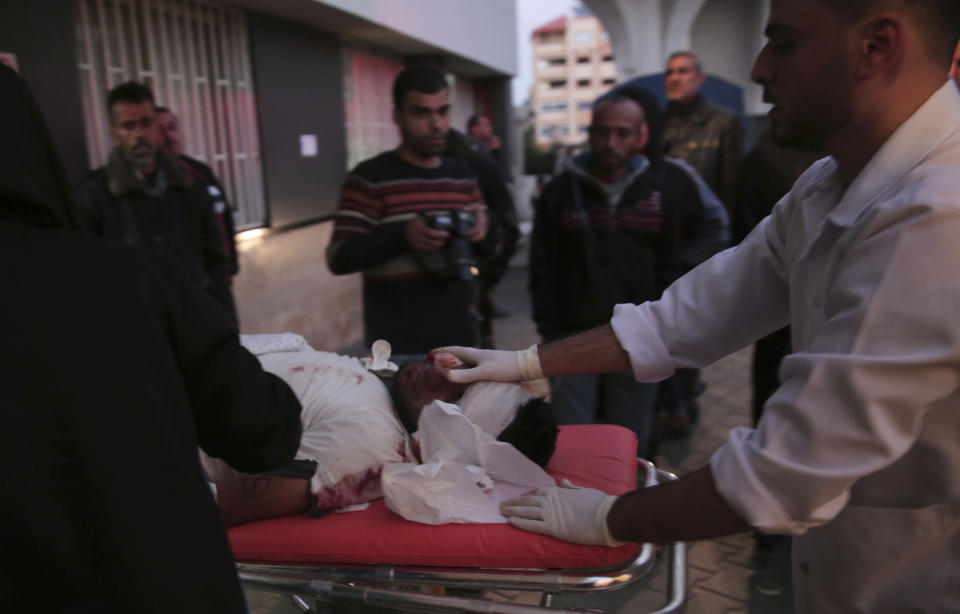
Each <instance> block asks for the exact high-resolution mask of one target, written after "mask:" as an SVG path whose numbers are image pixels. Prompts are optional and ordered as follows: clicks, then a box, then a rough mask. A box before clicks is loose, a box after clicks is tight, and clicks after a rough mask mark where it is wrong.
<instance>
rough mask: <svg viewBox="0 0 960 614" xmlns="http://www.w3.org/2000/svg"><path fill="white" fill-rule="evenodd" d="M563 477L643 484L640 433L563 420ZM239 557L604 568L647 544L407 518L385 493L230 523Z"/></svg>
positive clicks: (588, 482) (586, 482) (555, 466)
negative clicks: (352, 507)
mask: <svg viewBox="0 0 960 614" xmlns="http://www.w3.org/2000/svg"><path fill="white" fill-rule="evenodd" d="M547 471H548V472H549V473H550V475H552V476H553V477H554V478H556V479H557V480H558V481H559V479H560V478H568V479H569V480H571V481H572V482H573V483H574V484H577V485H579V486H589V487H592V488H597V489H599V490H602V491H604V492H607V493H609V494H613V495H619V494H623V493H625V492H629V491H631V490H635V489H636V488H637V439H636V436H635V435H634V434H633V432H632V431H630V430H628V429H625V428H623V427H620V426H613V425H606V424H587V425H578V426H562V427H560V434H559V437H558V439H557V451H556V453H555V454H554V456H553V458H552V459H551V460H550V463H549V465H547ZM228 535H229V537H230V543H231V545H232V547H233V552H234V555H235V557H236V559H237V560H238V561H243V562H246V563H273V564H289V565H310V564H314V565H317V566H331V565H353V564H373V565H395V566H416V567H423V566H430V567H481V568H514V569H543V568H552V569H597V568H606V567H614V566H617V565H621V564H623V563H625V562H627V561H630V560H632V559H633V558H635V557H636V555H637V553H638V551H639V545H637V544H627V545H624V546H620V547H617V548H607V547H604V546H581V545H578V544H571V543H568V542H563V541H560V540H557V539H554V538H552V537H546V536H543V535H538V534H535V533H528V532H526V531H521V530H519V529H515V528H514V527H511V526H510V525H507V524H446V525H440V526H433V525H426V524H420V523H417V522H411V521H408V520H404V519H403V518H401V517H400V516H397V515H396V514H394V513H393V512H392V511H390V510H389V509H388V508H387V506H386V505H385V504H384V502H383V499H379V500H377V501H374V502H372V503H371V504H370V507H369V508H368V509H366V510H364V511H361V512H350V513H345V514H330V515H329V516H326V517H324V518H307V517H304V516H300V515H295V516H285V517H283V518H272V519H269V520H261V521H258V522H252V523H249V524H244V525H240V526H237V527H233V528H232V529H230V530H229V531H228Z"/></svg>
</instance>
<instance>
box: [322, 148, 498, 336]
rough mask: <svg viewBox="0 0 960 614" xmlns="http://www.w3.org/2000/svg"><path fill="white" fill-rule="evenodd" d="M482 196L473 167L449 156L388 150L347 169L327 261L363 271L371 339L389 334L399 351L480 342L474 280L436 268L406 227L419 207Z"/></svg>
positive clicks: (480, 250)
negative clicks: (426, 161)
mask: <svg viewBox="0 0 960 614" xmlns="http://www.w3.org/2000/svg"><path fill="white" fill-rule="evenodd" d="M482 201H483V197H482V196H481V194H480V190H479V188H478V187H477V182H476V179H475V178H474V177H473V175H471V174H470V171H468V170H467V169H466V168H465V167H464V166H462V165H461V164H460V163H458V162H456V161H455V160H452V159H449V158H443V159H442V163H441V164H440V166H439V167H437V168H433V169H430V168H422V167H419V166H415V165H413V164H410V163H408V162H406V161H404V160H403V159H402V158H400V157H399V156H397V155H396V153H394V152H393V151H388V152H385V153H382V154H380V155H378V156H376V157H374V158H371V159H369V160H365V161H364V162H361V163H360V164H359V165H357V167H356V168H355V169H353V171H351V172H350V174H349V175H347V178H346V180H345V181H344V184H343V188H342V190H341V196H340V203H339V208H338V211H337V216H338V219H337V222H336V224H335V226H334V230H333V237H332V238H331V241H330V246H329V247H328V248H327V262H328V264H329V266H330V270H331V271H333V273H335V274H338V275H341V274H346V273H355V272H362V273H363V281H364V284H363V285H364V288H363V307H364V336H365V337H366V342H367V344H370V343H372V342H373V341H374V340H376V339H386V340H388V341H389V342H390V343H391V344H392V345H393V351H394V353H396V354H424V353H426V352H429V351H430V350H431V349H433V348H434V347H437V346H439V345H447V344H465V345H476V343H477V342H478V341H479V338H478V334H477V318H476V313H475V309H474V304H475V292H476V289H475V283H474V282H473V281H463V280H459V279H445V278H441V277H438V276H436V275H434V274H433V273H431V272H430V271H429V270H428V269H427V268H426V267H425V266H424V264H423V261H422V260H421V256H419V255H417V254H415V253H414V252H413V251H412V250H411V249H410V248H409V247H408V245H407V242H406V236H405V234H404V227H405V225H406V223H407V222H409V221H410V220H411V219H413V218H414V217H415V216H416V215H419V214H422V213H426V212H429V211H437V210H450V209H462V208H464V207H466V206H467V205H470V204H473V203H477V202H482ZM494 227H495V224H494V223H493V220H491V228H494ZM496 238H497V233H496V232H489V233H488V235H487V239H485V240H484V241H483V242H481V243H479V244H475V245H474V246H473V247H474V251H475V253H476V256H477V257H478V258H479V257H485V256H490V255H493V253H494V251H495V246H496Z"/></svg>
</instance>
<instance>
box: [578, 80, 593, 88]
mask: <svg viewBox="0 0 960 614" xmlns="http://www.w3.org/2000/svg"><path fill="white" fill-rule="evenodd" d="M577 87H590V79H577Z"/></svg>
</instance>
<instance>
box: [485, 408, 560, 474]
mask: <svg viewBox="0 0 960 614" xmlns="http://www.w3.org/2000/svg"><path fill="white" fill-rule="evenodd" d="M559 432H560V429H558V428H557V420H556V417H555V416H554V414H553V405H552V404H550V403H547V402H546V401H544V400H543V399H531V400H530V401H527V403H525V404H524V405H521V406H520V409H518V410H517V417H516V418H514V419H513V422H511V423H510V424H508V425H507V428H505V429H503V432H501V433H500V436H499V437H497V441H503V442H506V443H509V444H510V445H512V446H513V447H514V448H516V449H517V450H520V452H522V453H523V455H524V456H526V457H527V458H529V459H530V460H532V461H533V462H535V463H536V464H538V465H540V466H541V467H546V465H547V463H548V462H550V457H552V456H553V452H554V451H555V450H556V449H557V434H558V433H559Z"/></svg>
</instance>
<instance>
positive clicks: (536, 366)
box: [432, 345, 543, 384]
mask: <svg viewBox="0 0 960 614" xmlns="http://www.w3.org/2000/svg"><path fill="white" fill-rule="evenodd" d="M432 353H433V354H439V353H447V354H453V355H454V356H456V357H457V358H459V359H460V360H461V361H462V362H464V363H466V364H470V365H474V366H473V367H470V368H467V369H451V370H450V371H447V379H448V380H450V381H451V382H455V383H457V384H470V383H472V382H478V381H481V380H483V381H490V382H522V381H527V380H532V379H540V378H541V377H543V371H542V370H541V369H540V358H539V356H537V346H536V345H531V346H530V347H529V348H527V349H525V350H520V351H519V352H514V351H510V350H478V349H477V348H468V347H462V346H450V347H444V348H437V349H435V350H433V352H432Z"/></svg>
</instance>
